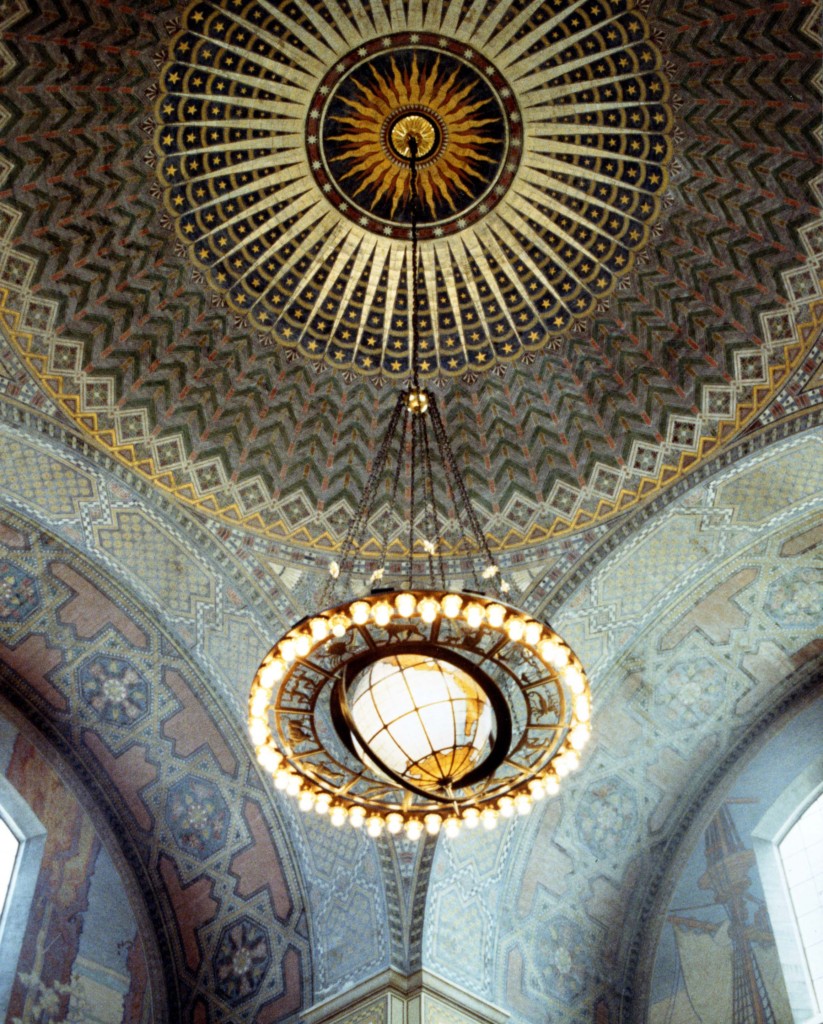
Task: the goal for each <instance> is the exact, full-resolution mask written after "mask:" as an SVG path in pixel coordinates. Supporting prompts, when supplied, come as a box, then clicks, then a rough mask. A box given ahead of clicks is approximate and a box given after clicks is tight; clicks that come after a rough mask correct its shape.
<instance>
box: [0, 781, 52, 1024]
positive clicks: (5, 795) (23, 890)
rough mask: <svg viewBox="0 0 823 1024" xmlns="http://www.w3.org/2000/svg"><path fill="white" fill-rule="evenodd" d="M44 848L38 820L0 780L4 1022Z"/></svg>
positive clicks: (0, 1009) (0, 1001) (0, 1016)
mask: <svg viewBox="0 0 823 1024" xmlns="http://www.w3.org/2000/svg"><path fill="white" fill-rule="evenodd" d="M45 844H46V830H45V828H44V827H43V825H42V824H41V823H40V820H39V818H38V817H37V815H36V814H35V813H34V811H32V809H31V808H30V807H29V805H28V804H27V803H26V801H25V800H24V799H23V797H22V796H20V794H19V793H18V792H17V790H16V789H15V788H14V786H12V784H11V783H10V782H9V781H8V780H7V779H4V778H2V777H1V776H0V1020H5V1019H6V1010H7V1009H8V1003H9V998H10V997H11V989H12V985H13V984H14V977H15V973H16V971H17V958H18V955H19V953H20V947H21V945H22V942H23V935H24V934H25V931H26V924H27V922H28V919H29V910H30V909H31V901H32V898H33V897H34V887H35V885H36V884H37V875H38V873H39V871H40V861H41V860H42V859H43V848H44V846H45Z"/></svg>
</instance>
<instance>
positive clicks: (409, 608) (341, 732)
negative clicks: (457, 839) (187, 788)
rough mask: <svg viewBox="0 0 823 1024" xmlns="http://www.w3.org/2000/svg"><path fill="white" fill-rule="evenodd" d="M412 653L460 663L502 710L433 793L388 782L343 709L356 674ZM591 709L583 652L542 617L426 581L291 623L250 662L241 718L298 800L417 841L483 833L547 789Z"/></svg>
mask: <svg viewBox="0 0 823 1024" xmlns="http://www.w3.org/2000/svg"><path fill="white" fill-rule="evenodd" d="M415 652H419V653H420V655H422V656H426V657H427V658H433V659H435V660H439V661H441V663H446V664H447V665H448V664H454V663H459V664H460V666H461V669H462V670H463V671H465V672H466V673H467V674H468V675H469V676H472V677H474V678H475V679H477V680H479V681H480V685H481V687H482V688H483V690H484V692H487V694H488V696H489V697H490V700H491V704H492V706H493V707H495V708H496V709H498V710H499V709H501V708H507V709H508V710H507V711H505V712H504V716H503V717H504V719H505V717H506V716H508V721H507V722H506V721H505V720H504V721H502V722H501V721H500V720H497V721H496V724H495V735H494V736H493V740H492V743H491V752H490V753H489V755H488V756H487V758H486V759H485V761H484V762H481V763H480V764H479V765H478V766H477V767H473V768H472V770H470V771H469V772H467V773H466V774H465V776H464V777H463V778H461V779H457V780H455V781H454V782H453V784H451V785H448V786H443V787H442V788H438V787H437V786H436V785H432V784H431V783H429V784H428V785H427V786H425V788H424V787H423V786H414V785H411V786H410V784H409V781H408V779H407V778H406V779H394V778H392V774H393V773H392V770H391V769H390V768H388V766H386V765H385V764H382V763H380V764H378V763H375V761H376V760H377V759H375V758H374V757H373V755H371V752H370V751H369V750H368V749H366V750H365V751H363V750H362V747H361V744H362V743H363V739H362V737H354V738H353V737H352V736H351V732H350V729H351V723H350V722H348V724H347V713H348V710H350V709H346V711H345V713H343V714H342V715H341V708H340V701H343V702H345V699H346V695H345V693H343V694H342V695H341V690H345V689H346V687H347V685H348V684H349V683H350V682H351V678H352V674H353V675H355V676H356V675H357V674H358V672H359V671H360V669H361V668H362V666H364V665H368V664H371V663H373V662H374V661H375V660H376V658H378V657H379V658H381V659H387V658H391V657H392V656H393V655H395V654H396V655H405V656H407V657H408V656H409V655H410V654H411V655H413V654H414V653H415ZM590 712H591V697H590V690H589V683H588V679H587V677H586V674H585V672H584V671H583V668H582V666H581V664H580V660H579V659H578V657H577V656H576V655H575V654H574V652H573V651H572V650H571V649H570V648H569V647H568V645H567V644H566V643H565V642H564V641H563V640H562V639H561V638H560V637H559V636H558V635H557V633H555V632H554V630H552V629H551V628H550V627H549V626H547V625H545V624H543V623H540V622H538V621H536V620H535V619H532V618H530V617H529V616H527V615H526V614H525V613H524V612H522V611H520V610H518V609H517V608H514V607H512V606H511V605H508V604H506V603H504V602H502V601H499V600H496V599H494V598H491V597H487V596H484V595H480V594H475V593H465V592H458V591H449V590H445V591H433V590H428V589H427V590H424V591H414V590H408V591H388V592H382V593H381V592H377V593H372V594H370V595H368V596H366V597H363V598H360V599H359V600H356V601H353V602H350V603H347V604H342V605H339V606H337V607H334V608H331V609H328V610H326V611H323V612H320V613H319V614H317V615H314V616H312V617H310V618H307V619H304V620H303V621H302V622H300V623H298V624H297V625H296V626H295V627H293V628H292V629H291V630H290V631H289V632H288V633H287V634H286V635H285V636H284V637H283V638H282V639H281V640H280V641H278V643H276V644H275V645H274V647H273V648H272V649H271V650H270V651H269V653H268V654H267V655H266V657H265V658H264V659H263V662H262V663H261V665H260V668H259V669H258V671H257V674H256V676H255V679H254V682H253V685H252V688H251V695H250V703H249V723H250V733H251V737H252V742H253V743H254V746H255V749H256V753H257V758H258V760H259V762H260V764H261V766H262V767H263V768H264V769H265V770H266V771H268V772H270V773H271V774H272V775H273V778H274V782H275V785H276V786H277V788H279V789H282V790H285V791H286V792H287V793H289V794H290V795H292V796H294V797H297V798H298V800H299V805H300V807H301V809H303V810H305V811H314V812H316V813H318V814H322V815H328V816H329V817H330V820H331V822H332V824H334V825H336V826H342V825H343V824H344V823H346V822H348V823H349V824H351V825H353V826H356V827H365V828H366V829H367V830H368V832H369V834H371V835H375V836H376V835H379V834H380V833H381V832H382V831H383V829H384V828H385V829H388V831H389V832H392V833H397V832H400V831H401V830H405V833H406V835H407V836H409V837H410V838H417V837H419V836H420V835H421V834H422V833H423V832H424V831H426V832H428V833H431V834H436V833H437V832H439V831H440V829H441V828H443V830H444V831H445V833H446V834H447V835H453V834H455V833H456V832H457V831H458V830H459V829H460V827H461V826H465V827H467V828H473V827H476V826H477V825H482V826H483V827H486V828H491V827H494V825H495V824H496V822H497V820H498V818H499V817H504V818H505V817H510V816H512V815H516V814H525V813H527V812H528V811H529V809H530V807H531V806H532V804H533V802H534V801H535V800H539V799H541V798H543V797H545V796H547V795H553V794H554V793H556V792H557V791H558V789H559V786H560V780H561V778H562V777H563V776H565V775H566V774H568V773H569V772H570V771H573V770H574V769H575V768H576V767H577V764H578V753H579V751H580V750H582V748H583V746H584V745H585V743H586V741H587V739H588V737H589V718H590ZM359 747H360V749H358V748H359ZM364 754H365V756H363V755H364ZM370 755H371V756H370Z"/></svg>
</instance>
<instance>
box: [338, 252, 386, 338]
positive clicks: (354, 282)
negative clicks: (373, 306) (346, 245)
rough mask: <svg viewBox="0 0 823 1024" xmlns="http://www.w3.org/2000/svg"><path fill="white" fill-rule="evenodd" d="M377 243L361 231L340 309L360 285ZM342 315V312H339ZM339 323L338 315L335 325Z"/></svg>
mask: <svg viewBox="0 0 823 1024" xmlns="http://www.w3.org/2000/svg"><path fill="white" fill-rule="evenodd" d="M377 243H378V239H377V238H375V236H374V235H367V234H366V233H365V232H363V233H362V234H361V236H360V239H359V241H358V243H357V249H356V250H355V253H354V262H353V264H352V268H351V271H350V274H349V279H348V280H347V281H346V287H345V289H344V291H343V295H342V296H341V298H340V309H341V311H342V310H343V308H344V307H345V306H347V305H348V304H349V302H350V301H351V297H352V295H353V294H354V292H355V291H356V290H357V288H358V287H360V278H361V277H362V275H363V271H364V270H365V269H366V266H367V265H368V262H369V260H370V259H371V258H372V255H373V253H374V249H375V246H376V245H377ZM368 312H369V311H368V310H365V309H364V310H363V315H364V317H367V315H368ZM341 316H342V312H341ZM339 323H340V316H338V319H337V321H336V325H339Z"/></svg>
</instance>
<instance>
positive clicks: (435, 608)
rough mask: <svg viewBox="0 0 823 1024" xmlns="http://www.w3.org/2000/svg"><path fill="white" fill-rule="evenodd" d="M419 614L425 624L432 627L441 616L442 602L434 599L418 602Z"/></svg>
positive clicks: (428, 598)
mask: <svg viewBox="0 0 823 1024" xmlns="http://www.w3.org/2000/svg"><path fill="white" fill-rule="evenodd" d="M417 612H418V614H419V615H420V618H421V619H422V620H423V621H424V622H426V623H428V624H429V625H431V623H432V622H434V620H435V619H436V618H437V616H438V615H439V614H440V602H439V601H438V600H437V599H436V598H434V597H424V598H423V599H422V600H421V601H418V602H417Z"/></svg>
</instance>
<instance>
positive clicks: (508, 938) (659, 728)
mask: <svg viewBox="0 0 823 1024" xmlns="http://www.w3.org/2000/svg"><path fill="white" fill-rule="evenodd" d="M797 467H800V476H801V477H803V478H804V479H803V485H802V486H798V488H797V493H796V494H791V493H789V492H788V491H786V490H785V489H781V490H779V492H778V493H779V494H780V495H782V498H781V500H780V501H779V502H778V501H775V502H774V503H773V504H772V505H771V506H770V510H769V514H768V515H760V514H756V515H755V513H756V512H757V510H758V507H759V503H760V491H759V489H758V487H757V481H759V480H761V479H764V480H765V479H768V478H771V479H780V478H781V474H782V473H783V472H784V471H786V472H789V471H791V472H794V471H795V470H796V469H797ZM821 474H823V430H817V431H813V432H809V433H806V434H804V435H799V436H797V437H795V438H791V439H789V440H788V441H784V442H782V443H781V444H778V445H774V446H772V447H770V448H768V449H767V450H766V451H764V452H761V453H758V454H754V455H752V456H750V457H749V458H748V459H744V460H742V461H741V462H738V463H735V464H733V465H732V466H731V467H730V468H729V469H727V470H726V471H725V472H724V473H721V474H720V475H719V476H718V477H716V478H714V479H710V480H709V481H708V482H706V483H703V484H702V485H700V486H698V487H696V488H694V489H692V490H690V491H688V492H686V494H685V495H684V496H683V497H682V498H681V499H679V500H678V501H675V502H673V503H672V504H671V505H670V506H668V507H667V508H666V509H665V510H663V511H662V512H659V513H658V515H657V516H655V517H654V518H653V519H652V520H651V521H650V522H649V523H648V524H647V525H646V526H645V527H643V528H641V529H640V530H639V531H637V532H636V533H635V534H634V535H632V536H631V537H630V538H629V539H627V540H626V541H624V543H623V545H621V547H620V548H618V550H617V551H616V552H615V554H614V555H612V556H611V557H610V558H606V559H605V560H604V561H603V562H602V563H601V565H600V566H599V568H598V569H597V570H596V572H595V573H594V574H593V576H592V578H591V579H590V580H589V581H588V583H585V584H583V585H581V586H580V587H579V589H578V592H577V593H576V594H575V595H574V596H573V597H572V598H571V599H570V600H568V601H566V602H565V604H564V605H563V606H562V607H561V608H560V610H559V612H558V614H557V615H556V616H554V625H555V626H556V627H557V628H559V629H560V631H561V632H562V634H563V635H564V636H565V637H566V638H567V639H568V640H569V642H570V643H571V644H572V645H573V646H574V648H575V650H577V651H581V652H582V654H581V657H582V658H583V660H584V661H585V663H586V666H587V670H588V671H589V674H590V679H591V680H592V687H593V701H594V706H595V707H596V716H595V718H594V720H593V738H592V741H591V743H590V744H589V746H588V747H587V749H586V751H585V754H584V757H583V762H584V763H583V766H582V768H581V771H580V773H579V774H577V775H575V776H572V777H570V778H569V779H565V780H564V781H563V784H562V787H561V791H560V795H559V796H558V797H556V798H554V799H552V800H550V801H547V802H546V803H544V804H541V805H540V806H539V808H538V810H537V812H536V813H534V814H533V815H530V816H529V817H528V818H526V819H523V820H515V821H512V822H510V823H509V824H508V825H506V827H505V829H504V830H503V833H502V834H501V833H500V831H499V830H498V832H495V833H492V836H493V838H488V837H486V836H478V835H477V834H476V833H472V834H467V835H466V836H465V837H463V838H462V839H460V840H459V841H457V842H454V843H451V844H449V845H447V846H442V845H441V846H439V847H438V849H437V851H436V854H435V859H434V864H433V866H432V872H431V883H430V890H429V894H428V900H427V907H428V909H427V914H426V921H425V928H424V964H425V965H426V966H427V967H428V968H429V969H431V970H433V971H435V972H436V973H438V974H440V975H441V977H444V978H447V979H449V980H451V981H452V982H454V983H455V984H462V985H464V986H466V987H467V988H470V990H471V991H474V992H477V993H478V994H481V995H482V996H483V997H484V998H486V999H488V1000H489V1001H491V1002H493V1003H496V1004H498V1005H505V1006H506V1007H507V1008H508V1009H509V1010H510V1012H511V1013H512V1019H513V1020H515V1021H518V1022H524V1024H525V1022H532V1021H538V1020H544V1019H546V1016H547V1015H551V1016H552V1019H557V1020H559V1021H564V1022H566V1021H568V1022H571V1021H575V1022H576V1021H578V1020H580V1021H583V1020H588V1021H590V1020H591V1019H592V1018H591V1009H592V1007H593V1006H595V1005H598V1004H600V1005H602V1008H603V1011H602V1012H603V1013H604V1014H605V1016H604V1017H603V1019H604V1020H608V1021H613V1020H615V1021H616V1020H619V1019H621V1018H620V1016H619V1014H620V1012H623V1013H625V1012H627V1009H626V1008H627V1006H628V1005H629V999H630V995H629V994H627V993H629V989H630V979H631V972H632V971H633V970H634V969H635V965H636V961H635V960H634V959H633V954H632V950H633V949H635V948H636V946H634V945H633V941H634V940H635V939H638V941H639V938H638V937H639V936H640V935H642V934H645V932H643V928H644V925H643V924H642V918H640V917H638V916H637V915H639V913H640V910H641V906H642V904H643V900H644V898H645V897H646V896H648V895H649V894H650V893H652V891H653V889H652V888H647V885H651V880H652V879H654V878H656V877H658V876H659V873H660V872H661V871H662V870H663V868H664V867H665V865H666V863H667V857H668V855H669V854H668V852H667V851H668V847H667V843H668V837H670V836H672V835H674V834H675V833H676V831H677V829H678V827H679V823H680V822H681V819H682V816H683V815H684V814H685V813H686V812H687V809H688V808H689V806H690V803H691V801H692V800H693V799H695V798H696V796H697V794H698V793H699V792H701V789H702V787H704V786H705V785H706V780H707V779H708V778H709V777H710V776H711V774H712V772H714V771H716V770H718V766H719V765H720V763H721V761H722V758H723V756H725V754H726V753H727V752H728V751H729V750H730V749H733V748H735V746H736V745H737V744H738V743H739V742H740V740H741V738H742V737H743V736H745V735H746V732H747V730H748V729H750V728H752V727H753V726H754V724H755V723H757V722H759V721H761V720H762V719H763V718H764V716H767V712H768V709H770V708H772V707H774V706H775V705H777V704H779V703H780V702H781V701H782V700H784V699H786V693H787V691H786V689H784V687H786V686H787V685H788V683H787V680H790V679H791V678H792V675H793V673H794V672H795V670H796V669H797V667H798V666H800V665H802V664H803V663H804V662H805V661H806V660H810V661H813V660H814V658H815V657H817V658H818V660H819V657H820V649H819V638H820V630H821V620H820V609H821V607H823V602H821V600H820V595H819V592H818V591H819V586H820V570H819V552H820V544H821V543H823V532H821V528H820V524H821V522H823V477H821ZM747 476H751V478H752V481H753V483H754V486H753V487H752V488H751V491H750V493H749V494H748V497H747V498H746V499H745V500H744V499H743V497H742V495H743V494H744V492H745V488H744V486H743V480H744V478H746V477H747ZM730 494H734V495H735V500H736V501H737V502H738V504H737V505H736V506H734V507H732V506H729V505H728V504H727V500H728V496H729V495H730ZM684 537H685V538H686V540H684V539H683V538H684ZM667 540H668V543H669V544H670V545H671V550H672V551H673V552H674V553H675V556H674V557H675V562H676V563H677V564H678V565H679V566H680V568H679V570H678V574H677V575H674V576H673V575H671V574H670V573H669V570H668V568H667V567H666V565H665V560H664V561H663V562H661V549H665V547H666V542H667ZM678 545H684V546H683V547H680V548H678ZM678 552H679V553H678ZM626 560H630V561H631V564H632V565H633V567H634V571H635V574H636V576H637V577H638V579H639V580H640V581H641V584H642V586H644V587H645V592H646V601H645V604H644V603H643V602H641V601H640V600H638V597H637V595H636V594H635V592H634V589H632V588H631V587H627V589H626V592H625V593H624V592H623V589H622V585H620V584H619V583H618V584H615V582H614V581H615V578H616V579H618V580H624V581H625V579H626V577H624V576H622V575H621V567H622V565H623V564H624V563H625V562H626ZM661 564H662V565H663V567H664V569H665V571H664V572H660V571H659V569H660V566H661ZM615 573H616V577H615ZM604 605H605V606H606V607H609V608H610V614H608V615H602V616H599V617H597V618H595V617H593V616H592V614H591V609H592V608H594V607H597V608H603V607H604ZM815 651H817V654H815ZM492 851H494V853H493V855H491V856H489V853H490V852H492ZM498 851H500V853H499V855H498ZM654 891H656V890H654ZM487 903H488V907H489V908H490V909H489V912H488V913H489V920H488V922H484V921H482V920H477V921H476V920H474V918H473V917H472V916H471V915H475V916H476V910H475V908H476V907H477V906H480V907H483V908H485V907H486V906H487ZM468 920H471V924H470V926H469V934H470V935H471V939H470V940H469V941H470V942H471V943H472V946H471V948H472V950H473V952H472V955H471V963H472V965H473V972H472V976H471V977H469V976H468V972H467V967H466V963H465V960H464V958H463V957H462V956H461V955H460V953H459V952H458V950H459V948H460V947H459V945H458V944H457V941H456V938H455V936H456V934H457V930H458V929H459V927H460V925H459V922H461V921H463V922H466V921H468ZM634 928H638V929H640V931H639V932H638V933H634V932H633V929H634ZM578 944H579V946H580V948H579V949H578ZM592 950H595V951H596V952H595V955H594V956H592ZM627 985H628V988H627ZM621 1006H622V1007H623V1009H622V1011H621V1010H620V1007H621ZM599 1019H600V1018H598V1020H599Z"/></svg>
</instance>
